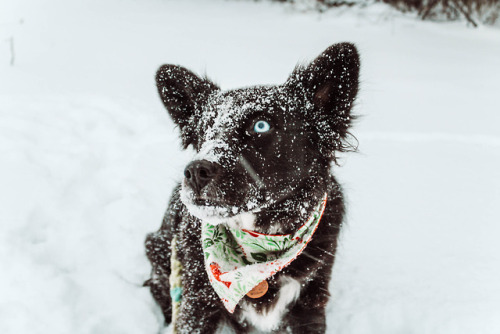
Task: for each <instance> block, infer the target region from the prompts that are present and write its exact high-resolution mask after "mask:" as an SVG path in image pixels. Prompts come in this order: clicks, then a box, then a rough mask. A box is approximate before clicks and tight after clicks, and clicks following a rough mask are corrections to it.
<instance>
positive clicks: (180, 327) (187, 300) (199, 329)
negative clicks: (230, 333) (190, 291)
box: [175, 296, 222, 334]
mask: <svg viewBox="0 0 500 334" xmlns="http://www.w3.org/2000/svg"><path fill="white" fill-rule="evenodd" d="M221 318H222V310H221V309H220V307H219V306H218V305H216V304H214V303H211V302H207V301H203V300H200V298H199V296H185V297H184V296H183V300H182V305H181V310H180V314H179V318H178V319H177V321H176V323H175V330H176V333H178V334H212V333H215V332H216V331H217V328H218V326H219V323H220V321H221Z"/></svg>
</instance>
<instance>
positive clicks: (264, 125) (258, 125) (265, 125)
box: [253, 120, 271, 133]
mask: <svg viewBox="0 0 500 334" xmlns="http://www.w3.org/2000/svg"><path fill="white" fill-rule="evenodd" d="M269 130H271V124H269V122H267V121H264V120H260V121H257V122H255V125H254V126H253V131H254V132H257V133H264V132H267V131H269Z"/></svg>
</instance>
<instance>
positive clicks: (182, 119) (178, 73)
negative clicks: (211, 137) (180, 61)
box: [156, 65, 219, 148]
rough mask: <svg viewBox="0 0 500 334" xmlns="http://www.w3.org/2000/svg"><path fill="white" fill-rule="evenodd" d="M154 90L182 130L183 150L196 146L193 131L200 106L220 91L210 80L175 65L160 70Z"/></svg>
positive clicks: (157, 73)
mask: <svg viewBox="0 0 500 334" xmlns="http://www.w3.org/2000/svg"><path fill="white" fill-rule="evenodd" d="M156 86H157V87H158V93H159V94H160V97H161V100H162V101H163V104H164V105H165V107H166V108H167V110H168V112H169V113H170V116H172V119H173V120H174V122H175V123H176V124H177V125H179V127H180V129H181V137H182V143H183V145H184V148H186V147H188V146H189V144H196V141H197V138H196V133H195V127H196V125H197V124H198V121H199V119H200V116H201V106H202V105H203V104H204V103H205V102H206V100H207V98H208V96H209V95H210V94H211V93H213V92H214V91H216V90H218V89H219V88H218V87H217V86H216V85H215V84H214V83H212V82H211V81H210V80H208V79H206V78H200V77H198V76H197V75H196V74H194V73H193V72H191V71H189V70H188V69H186V68H184V67H181V66H177V65H163V66H162V67H160V69H159V70H158V72H156Z"/></svg>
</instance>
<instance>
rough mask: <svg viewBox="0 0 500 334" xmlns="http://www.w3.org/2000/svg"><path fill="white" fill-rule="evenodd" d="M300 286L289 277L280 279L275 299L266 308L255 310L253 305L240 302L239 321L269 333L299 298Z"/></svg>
mask: <svg viewBox="0 0 500 334" xmlns="http://www.w3.org/2000/svg"><path fill="white" fill-rule="evenodd" d="M301 288H302V284H301V283H300V282H299V281H298V280H296V279H293V278H291V277H289V276H282V277H281V278H280V289H279V291H278V293H277V296H276V299H275V300H274V301H272V302H271V304H270V305H269V306H268V307H265V308H263V309H262V310H257V308H256V307H255V305H254V304H252V303H249V302H246V301H242V303H241V313H240V316H241V319H240V320H241V321H247V322H248V323H250V324H251V325H252V326H254V327H255V328H256V329H257V330H260V331H262V332H270V331H272V330H275V329H277V328H278V327H279V325H280V324H281V322H282V319H283V317H284V316H285V315H286V314H287V313H288V312H289V310H290V307H291V306H292V305H293V303H294V302H295V301H296V300H297V299H298V298H299V296H300V292H301Z"/></svg>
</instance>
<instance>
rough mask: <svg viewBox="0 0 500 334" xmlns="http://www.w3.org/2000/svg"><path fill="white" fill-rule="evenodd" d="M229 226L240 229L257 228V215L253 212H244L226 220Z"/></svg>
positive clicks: (251, 229)
mask: <svg viewBox="0 0 500 334" xmlns="http://www.w3.org/2000/svg"><path fill="white" fill-rule="evenodd" d="M225 223H226V224H227V226H229V227H231V228H234V229H238V230H243V229H244V230H250V231H253V230H255V215H254V214H253V213H251V212H242V213H240V214H239V215H236V216H234V217H231V218H230V219H228V220H226V221H225Z"/></svg>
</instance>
